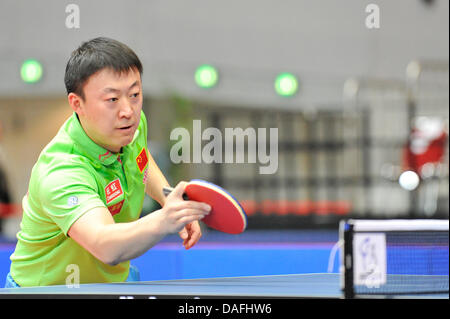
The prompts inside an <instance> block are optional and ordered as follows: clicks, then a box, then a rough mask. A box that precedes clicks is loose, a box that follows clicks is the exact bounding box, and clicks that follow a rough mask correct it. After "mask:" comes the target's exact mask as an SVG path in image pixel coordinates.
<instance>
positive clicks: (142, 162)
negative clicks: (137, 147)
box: [136, 147, 148, 173]
mask: <svg viewBox="0 0 450 319" xmlns="http://www.w3.org/2000/svg"><path fill="white" fill-rule="evenodd" d="M136 163H137V166H138V167H139V170H140V171H141V173H142V172H143V171H144V168H145V166H147V163H148V157H147V150H146V149H145V147H143V148H142V151H141V152H140V153H139V155H138V157H136Z"/></svg>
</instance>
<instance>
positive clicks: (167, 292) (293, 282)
mask: <svg viewBox="0 0 450 319" xmlns="http://www.w3.org/2000/svg"><path fill="white" fill-rule="evenodd" d="M443 280H447V282H448V276H446V277H444V278H443ZM410 282H411V285H414V281H410ZM409 288H411V287H409ZM412 288H414V287H412ZM378 297H379V296H378ZM391 297H392V296H391ZM398 297H402V298H436V299H442V298H446V299H448V298H449V294H448V292H447V293H441V294H424V295H422V294H412V295H401V296H398ZM0 298H121V299H133V298H135V299H138V298H145V299H148V298H152V299H154V298H156V299H158V298H200V299H201V298H343V292H342V291H341V279H340V275H339V274H337V273H315V274H290V275H272V276H250V277H226V278H205V279H184V280H161V281H144V282H125V283H106V284H82V285H79V286H78V287H73V288H70V287H67V286H64V285H61V286H47V287H27V288H12V289H5V288H3V289H0Z"/></svg>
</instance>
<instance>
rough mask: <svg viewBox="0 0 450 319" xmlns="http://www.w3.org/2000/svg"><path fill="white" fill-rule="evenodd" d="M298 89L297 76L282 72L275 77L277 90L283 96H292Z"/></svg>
mask: <svg viewBox="0 0 450 319" xmlns="http://www.w3.org/2000/svg"><path fill="white" fill-rule="evenodd" d="M297 90H298V81H297V78H296V77H295V76H294V75H293V74H291V73H281V74H279V75H278V76H277V78H276V79H275V92H277V94H279V95H281V96H292V95H294V94H295V93H296V92H297Z"/></svg>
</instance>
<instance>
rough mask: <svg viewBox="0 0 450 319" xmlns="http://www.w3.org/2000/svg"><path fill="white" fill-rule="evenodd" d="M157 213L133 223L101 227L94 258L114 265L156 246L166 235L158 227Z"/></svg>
mask: <svg viewBox="0 0 450 319" xmlns="http://www.w3.org/2000/svg"><path fill="white" fill-rule="evenodd" d="M158 213H159V212H154V213H152V214H149V215H146V216H144V217H142V218H140V219H138V220H136V221H134V222H129V223H115V224H109V225H105V226H103V228H102V229H101V230H100V231H99V232H98V241H99V242H98V245H96V247H98V249H99V251H98V254H95V255H97V256H96V257H97V258H99V259H100V260H102V261H103V262H105V263H107V264H110V265H116V264H118V263H120V262H123V261H127V260H130V259H134V258H137V257H139V256H141V255H142V254H144V253H145V252H146V251H147V250H149V249H150V248H152V247H153V246H154V245H156V244H157V243H158V242H159V241H160V240H161V239H162V238H164V236H165V235H166V233H164V232H163V230H161V228H160V227H159V220H158Z"/></svg>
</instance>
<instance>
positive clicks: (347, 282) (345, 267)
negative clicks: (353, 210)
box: [341, 220, 355, 299]
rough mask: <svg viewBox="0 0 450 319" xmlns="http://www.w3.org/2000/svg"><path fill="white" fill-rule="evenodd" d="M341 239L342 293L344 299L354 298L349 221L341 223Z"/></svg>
mask: <svg viewBox="0 0 450 319" xmlns="http://www.w3.org/2000/svg"><path fill="white" fill-rule="evenodd" d="M341 237H342V238H343V241H344V243H343V247H344V249H343V253H342V262H341V265H342V270H341V271H342V273H343V287H342V288H343V293H344V298H345V299H353V298H354V297H355V291H354V285H353V223H352V222H351V220H349V221H346V222H342V223H341Z"/></svg>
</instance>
